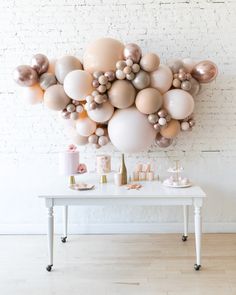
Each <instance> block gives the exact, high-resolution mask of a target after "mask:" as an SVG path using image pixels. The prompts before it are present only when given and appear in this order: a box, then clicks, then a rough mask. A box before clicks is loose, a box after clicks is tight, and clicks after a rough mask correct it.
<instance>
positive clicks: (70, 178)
mask: <svg viewBox="0 0 236 295" xmlns="http://www.w3.org/2000/svg"><path fill="white" fill-rule="evenodd" d="M69 181H70V186H73V185H75V177H74V176H73V175H71V176H70V177H69Z"/></svg>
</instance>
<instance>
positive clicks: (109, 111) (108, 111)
mask: <svg viewBox="0 0 236 295" xmlns="http://www.w3.org/2000/svg"><path fill="white" fill-rule="evenodd" d="M113 113H114V107H113V106H112V105H111V104H110V102H108V101H107V102H105V103H103V104H101V105H100V106H98V107H97V108H96V109H94V110H91V111H88V116H89V117H90V119H92V120H93V121H95V122H98V123H104V122H107V121H108V120H109V119H110V118H111V117H112V115H113Z"/></svg>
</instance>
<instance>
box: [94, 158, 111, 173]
mask: <svg viewBox="0 0 236 295" xmlns="http://www.w3.org/2000/svg"><path fill="white" fill-rule="evenodd" d="M110 171H111V157H110V156H108V155H98V156H97V173H98V174H101V175H102V174H106V173H109V172H110Z"/></svg>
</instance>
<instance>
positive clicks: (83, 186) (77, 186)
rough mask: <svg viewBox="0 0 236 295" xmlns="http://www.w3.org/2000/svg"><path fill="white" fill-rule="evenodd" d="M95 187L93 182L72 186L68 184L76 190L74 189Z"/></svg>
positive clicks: (81, 189) (84, 189) (83, 189)
mask: <svg viewBox="0 0 236 295" xmlns="http://www.w3.org/2000/svg"><path fill="white" fill-rule="evenodd" d="M94 187H95V185H94V184H88V183H83V184H80V183H78V184H74V185H72V186H70V188H71V189H73V190H76V191H87V190H91V189H93V188H94Z"/></svg>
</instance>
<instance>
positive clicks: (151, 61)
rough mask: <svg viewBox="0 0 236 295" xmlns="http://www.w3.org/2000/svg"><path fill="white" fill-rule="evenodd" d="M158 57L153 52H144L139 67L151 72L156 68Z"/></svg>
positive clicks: (158, 62)
mask: <svg viewBox="0 0 236 295" xmlns="http://www.w3.org/2000/svg"><path fill="white" fill-rule="evenodd" d="M159 64H160V58H159V56H158V55H157V54H155V53H146V54H145V55H143V57H142V58H141V60H140V66H141V68H142V69H143V70H144V71H146V72H153V71H155V70H157V69H158V67H159Z"/></svg>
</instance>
